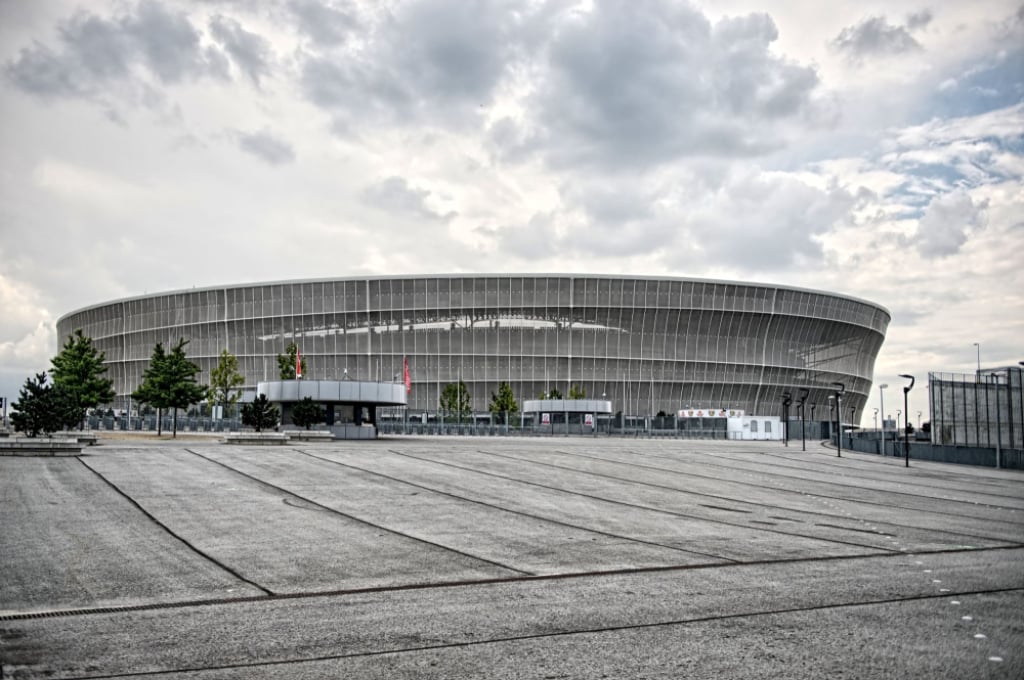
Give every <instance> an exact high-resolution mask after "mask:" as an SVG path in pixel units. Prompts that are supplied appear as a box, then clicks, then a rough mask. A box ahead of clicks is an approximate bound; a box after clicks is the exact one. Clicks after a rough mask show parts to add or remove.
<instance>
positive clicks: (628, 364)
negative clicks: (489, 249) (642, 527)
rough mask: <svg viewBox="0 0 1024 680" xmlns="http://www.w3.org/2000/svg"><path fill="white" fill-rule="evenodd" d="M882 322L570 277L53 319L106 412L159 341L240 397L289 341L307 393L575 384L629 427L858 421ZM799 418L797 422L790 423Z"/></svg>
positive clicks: (318, 289) (524, 395)
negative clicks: (107, 388)
mask: <svg viewBox="0 0 1024 680" xmlns="http://www.w3.org/2000/svg"><path fill="white" fill-rule="evenodd" d="M889 320H890V315H889V313H888V312H887V311H886V310H885V309H884V308H882V307H880V306H878V305H875V304H872V303H870V302H866V301H863V300H858V299H855V298H851V297H846V296H841V295H835V294H830V293H827V292H823V291H814V290H804V289H798V288H791V287H784V286H773V285H766V284H753V283H742V282H730V281H711V280H701V279H683V278H648V277H624V276H599V275H570V274H550V275H542V274H523V275H433V276H406V277H371V278H344V279H323V280H309V281H286V282H274V283H259V284H248V285H237V286H223V287H216V288H205V289H196V290H187V291H176V292H167V293H158V294H153V295H145V296H140V297H134V298H129V299H124V300H119V301H115V302H109V303H105V304H99V305H94V306H91V307H87V308H85V309H81V310H78V311H75V312H72V313H69V314H67V315H65V316H64V317H62V318H61V319H60V320H59V321H58V323H57V331H58V334H59V337H60V338H61V341H63V338H65V337H66V336H67V335H69V334H70V333H72V332H74V330H75V329H78V328H81V329H82V330H83V331H84V332H85V333H86V334H87V335H89V336H90V337H92V338H93V339H94V341H95V343H96V345H97V346H98V347H99V348H100V349H101V350H103V351H104V352H105V353H106V359H107V363H108V366H109V372H108V375H109V376H110V377H112V378H113V379H114V386H115V389H116V390H117V392H118V395H119V400H118V404H117V405H118V406H120V407H124V405H125V403H126V398H127V395H128V394H130V393H131V392H132V391H133V390H134V389H135V388H136V387H137V386H138V384H139V382H140V380H141V376H142V373H143V371H144V370H145V368H146V366H147V364H148V360H149V357H150V355H151V354H152V351H153V346H154V344H155V343H157V342H158V341H159V342H164V343H165V344H169V343H173V342H176V341H177V340H178V338H181V337H183V338H186V339H188V340H189V341H190V344H189V346H188V353H189V356H190V358H191V359H192V360H193V361H195V362H196V363H198V365H199V366H200V367H201V369H202V371H203V373H202V375H201V376H200V379H201V380H204V381H205V380H208V379H209V372H210V369H211V368H212V367H213V366H215V365H216V362H217V357H218V355H219V354H220V352H221V350H223V349H225V348H226V349H227V350H228V351H230V352H231V353H232V354H234V355H236V356H237V357H238V359H239V362H240V365H241V369H242V372H243V373H244V375H245V378H246V386H247V387H249V388H254V387H255V385H256V383H257V382H259V381H263V380H272V379H276V377H277V374H278V367H277V361H276V356H277V354H278V353H281V352H283V351H284V348H285V347H286V346H287V345H288V344H289V343H290V342H292V341H294V342H295V343H296V344H297V345H298V346H299V348H300V351H301V353H302V357H303V358H304V359H305V360H306V364H307V367H308V368H307V374H306V375H305V376H304V377H306V378H308V379H324V380H342V379H345V378H346V377H348V378H350V379H353V380H381V381H391V380H395V381H401V379H402V365H403V364H402V360H403V357H406V358H407V359H408V363H409V369H410V373H411V377H412V382H413V388H412V392H411V394H410V395H409V407H410V410H414V411H433V410H435V409H436V408H437V403H438V396H439V393H440V391H441V390H442V389H443V387H444V385H445V384H447V383H450V382H456V381H458V380H460V379H461V380H463V381H464V382H465V383H466V385H467V387H468V390H469V392H470V394H471V395H472V399H473V406H474V408H475V409H477V410H480V411H483V410H486V408H487V404H488V403H489V401H490V397H491V393H492V392H495V391H497V389H498V385H499V384H500V383H501V382H508V383H509V384H511V386H512V388H513V391H514V392H515V395H516V397H517V399H520V400H522V399H529V398H535V397H537V396H538V395H539V394H540V393H541V392H546V391H548V390H550V389H551V388H557V389H558V390H560V391H561V392H562V393H563V394H566V395H568V392H569V389H570V386H572V385H576V386H578V387H579V388H581V389H582V390H583V391H584V392H585V393H586V395H587V396H588V397H594V398H600V397H602V396H603V397H604V398H606V399H609V400H610V401H611V402H612V405H613V409H614V410H616V411H622V412H623V413H626V414H654V413H657V412H659V411H665V412H666V413H674V412H675V411H677V410H678V409H682V408H687V407H689V408H730V409H743V410H745V411H746V412H747V413H749V414H758V415H778V414H779V413H780V409H781V400H782V394H783V393H784V392H787V391H788V392H791V393H792V394H793V395H794V397H795V396H796V395H797V394H798V390H799V389H800V388H807V389H808V390H809V396H808V400H807V408H808V411H807V414H808V418H810V406H811V405H812V404H813V405H815V406H816V413H815V419H816V420H826V419H828V413H829V401H828V397H829V395H831V394H832V393H833V392H834V389H835V388H834V387H833V386H832V384H833V383H836V382H841V383H844V384H845V386H846V394H845V395H844V397H843V410H844V413H843V421H844V422H851V421H852V422H856V421H857V420H859V418H860V411H861V409H862V408H863V407H864V404H865V402H866V400H867V395H868V393H869V390H870V387H871V375H872V372H873V368H874V363H875V358H876V356H877V355H878V352H879V349H880V348H881V346H882V341H883V340H884V336H885V331H886V328H887V326H888V324H889ZM794 414H795V412H794Z"/></svg>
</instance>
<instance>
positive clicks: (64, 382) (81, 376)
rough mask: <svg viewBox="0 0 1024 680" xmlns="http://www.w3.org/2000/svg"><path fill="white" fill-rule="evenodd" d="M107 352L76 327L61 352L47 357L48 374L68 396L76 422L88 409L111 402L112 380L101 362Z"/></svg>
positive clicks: (112, 392) (55, 384)
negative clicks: (50, 365)
mask: <svg viewBox="0 0 1024 680" xmlns="http://www.w3.org/2000/svg"><path fill="white" fill-rule="evenodd" d="M105 359H106V355H105V354H104V353H103V352H100V351H99V350H97V349H96V348H95V347H94V346H93V344H92V338H90V337H88V336H86V335H84V334H83V333H82V329H81V328H79V329H78V330H76V331H75V332H74V333H73V334H72V335H70V336H69V337H68V339H67V342H65V343H64V347H63V348H61V351H60V352H59V353H58V354H57V356H55V357H54V358H53V359H51V360H50V363H52V364H53V368H52V369H51V370H50V375H51V377H52V378H53V385H54V386H55V387H59V388H61V389H62V390H63V391H64V392H65V393H67V395H69V396H70V398H71V400H72V402H73V403H74V405H75V407H76V408H77V409H78V410H79V416H78V418H77V420H76V421H75V422H76V424H78V425H79V426H81V423H82V421H83V419H84V418H85V412H86V410H87V409H90V408H96V407H97V406H99V405H100V404H108V403H110V402H111V401H113V399H114V397H115V396H116V395H115V392H114V381H113V380H110V379H109V378H104V377H103V374H104V373H106V372H107V367H106V366H104V365H103V362H104V360H105Z"/></svg>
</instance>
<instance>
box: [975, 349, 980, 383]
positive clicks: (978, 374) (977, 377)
mask: <svg viewBox="0 0 1024 680" xmlns="http://www.w3.org/2000/svg"><path fill="white" fill-rule="evenodd" d="M974 347H975V348H976V349H977V350H978V372H977V374H976V375H975V377H974V381H975V382H978V381H980V380H981V343H980V342H976V343H974Z"/></svg>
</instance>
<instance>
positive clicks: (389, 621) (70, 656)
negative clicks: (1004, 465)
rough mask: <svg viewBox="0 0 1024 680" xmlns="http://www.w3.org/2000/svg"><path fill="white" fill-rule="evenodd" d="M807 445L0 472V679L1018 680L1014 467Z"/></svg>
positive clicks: (363, 451) (625, 446) (163, 457)
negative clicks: (910, 459) (905, 460)
mask: <svg viewBox="0 0 1024 680" xmlns="http://www.w3.org/2000/svg"><path fill="white" fill-rule="evenodd" d="M811 448H812V449H813V450H811V451H808V452H806V453H803V452H801V451H799V449H798V448H797V449H795V450H794V447H790V448H788V449H787V448H784V447H781V446H780V445H779V444H778V443H754V442H703V441H643V440H616V439H588V438H550V439H549V438H544V439H502V438H479V439H467V438H451V439H441V438H429V439H427V438H425V439H412V438H409V439H406V438H395V439H387V440H380V441H377V442H348V443H333V444H310V445H306V446H298V447H289V448H280V449H279V448H274V449H266V448H252V449H247V448H245V447H225V446H218V445H216V444H213V443H212V442H207V441H189V442H179V443H173V442H159V443H158V444H152V443H147V444H145V445H139V444H138V443H135V442H132V441H118V442H105V443H104V444H103V445H101V446H99V447H96V448H93V449H91V450H90V451H89V452H88V453H89V455H83V456H81V457H79V458H68V459H44V458H38V459H25V458H0V544H2V546H3V550H2V551H0V574H2V575H3V579H2V582H0V669H2V676H0V677H4V678H7V677H25V678H30V677H59V678H85V677H94V678H99V677H112V676H116V677H132V676H134V675H140V674H147V675H152V674H156V675H158V676H159V675H166V676H168V677H170V676H180V675H185V676H186V677H189V676H194V677H199V678H205V677H238V678H241V677H246V678H250V677H282V678H285V677H287V678H292V677H298V678H303V677H310V678H312V677H357V678H361V677H366V678H376V677H381V678H383V677H389V678H393V677H436V678H442V677H443V678H450V677H464V678H471V677H501V678H503V677H508V678H513V677H516V678H519V677H538V678H540V677H573V678H593V677H602V676H603V677H623V678H642V677H664V678H670V677H706V678H712V677H715V678H722V677H725V678H731V677H734V678H748V677H749V678H753V677H758V678H763V677H807V678H818V677H821V678H823V677H858V678H867V677H877V678H883V677H884V678H890V677H920V678H926V677H927V678H934V677H945V678H954V677H961V678H978V677H993V678H1003V677H1005V678H1017V677H1021V676H1022V675H1024V606H1022V605H1024V601H1022V600H1024V566H1022V565H1024V561H1022V558H1024V486H1022V484H1024V475H1022V474H1021V473H1018V472H1007V471H995V470H983V469H974V468H965V467H959V466H949V465H942V464H936V463H914V464H912V467H911V468H909V469H908V468H904V467H903V466H902V461H899V463H900V464H899V465H895V464H893V463H892V461H891V460H887V459H882V458H878V457H874V456H868V455H862V454H861V455H858V454H844V457H843V458H841V459H837V458H835V457H834V455H832V454H831V453H830V452H828V451H827V450H823V449H819V448H818V447H816V446H815V447H811Z"/></svg>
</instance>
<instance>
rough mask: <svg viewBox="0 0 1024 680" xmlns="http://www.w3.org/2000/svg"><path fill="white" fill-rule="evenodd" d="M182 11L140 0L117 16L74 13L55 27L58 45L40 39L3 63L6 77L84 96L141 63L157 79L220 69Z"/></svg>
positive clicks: (32, 89) (37, 88)
mask: <svg viewBox="0 0 1024 680" xmlns="http://www.w3.org/2000/svg"><path fill="white" fill-rule="evenodd" d="M199 38H200V35H199V32H198V31H197V30H196V29H195V27H194V26H192V24H191V23H190V22H189V20H188V18H187V17H186V16H185V15H184V14H182V13H175V12H171V11H168V10H167V9H165V8H164V7H163V6H162V5H160V4H159V3H157V2H155V1H153V0H144V1H143V2H140V3H139V4H138V5H137V6H135V7H134V8H133V11H131V12H129V13H128V14H125V15H123V16H121V17H118V18H114V19H106V18H103V17H100V16H97V15H94V14H89V13H86V12H79V13H77V14H75V15H74V16H73V17H72V18H71V19H69V20H68V21H66V22H65V23H64V24H62V25H61V26H60V27H59V31H58V39H59V43H60V47H59V48H58V49H53V48H51V47H49V46H47V45H45V44H42V43H40V42H34V43H33V44H32V46H31V47H26V48H22V50H21V51H20V52H19V54H18V57H17V59H15V60H14V61H11V62H8V63H7V64H5V65H4V70H5V72H6V74H7V76H8V77H9V78H10V79H11V81H12V82H13V83H14V84H15V85H16V86H17V87H19V88H20V89H22V90H23V91H26V92H29V93H31V94H35V95H39V96H58V97H85V96H91V95H94V94H96V93H98V92H100V91H101V90H102V89H103V88H105V87H106V86H108V85H109V84H111V83H114V82H118V81H127V80H131V79H132V78H134V77H136V76H135V74H134V68H135V67H136V65H141V66H143V67H144V68H145V70H146V71H147V72H148V73H149V74H151V75H152V76H153V77H155V79H156V80H157V81H159V83H161V84H173V83H178V82H181V81H183V80H186V79H194V78H199V77H202V76H208V75H214V76H216V75H221V74H222V73H223V71H222V68H223V61H222V59H223V57H222V55H219V54H218V53H217V51H216V50H211V49H208V48H203V47H202V46H201V45H200V40H199Z"/></svg>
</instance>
